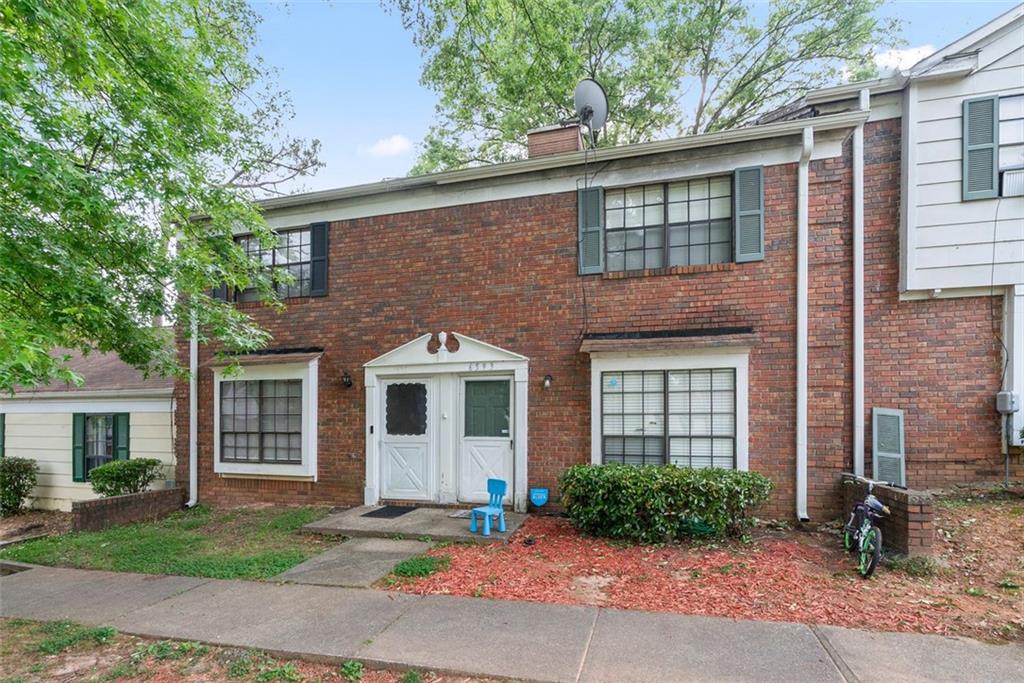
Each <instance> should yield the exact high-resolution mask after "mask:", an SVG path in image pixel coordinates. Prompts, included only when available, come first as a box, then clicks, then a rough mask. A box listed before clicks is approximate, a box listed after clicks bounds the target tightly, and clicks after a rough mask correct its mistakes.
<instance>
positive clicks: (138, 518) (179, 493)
mask: <svg viewBox="0 0 1024 683" xmlns="http://www.w3.org/2000/svg"><path fill="white" fill-rule="evenodd" d="M184 502H185V497H184V491H183V490H182V489H180V488H174V489H162V490H159V491H143V492H142V493H129V494H127V495H124V496H112V497H110V498H93V499H92V500H76V501H74V502H73V503H71V529H72V530H73V531H101V530H103V529H108V528H110V527H112V526H119V525H121V524H131V523H132V522H144V521H153V520H156V519H162V518H164V517H166V516H167V515H169V514H171V513H172V512H176V511H178V510H180V509H181V507H182V505H183V504H184Z"/></svg>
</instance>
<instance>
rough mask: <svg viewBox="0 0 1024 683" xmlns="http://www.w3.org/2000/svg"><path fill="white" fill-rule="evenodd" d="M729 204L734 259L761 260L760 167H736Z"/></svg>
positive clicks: (761, 196)
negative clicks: (731, 201)
mask: <svg viewBox="0 0 1024 683" xmlns="http://www.w3.org/2000/svg"><path fill="white" fill-rule="evenodd" d="M733 204H734V207H733V208H734V211H733V214H734V216H735V218H734V219H733V220H734V223H733V231H734V238H733V249H734V250H735V258H736V262H737V263H744V262H746V261H760V260H762V259H764V171H763V168H762V167H761V166H752V167H749V168H737V169H736V171H735V172H734V178H733Z"/></svg>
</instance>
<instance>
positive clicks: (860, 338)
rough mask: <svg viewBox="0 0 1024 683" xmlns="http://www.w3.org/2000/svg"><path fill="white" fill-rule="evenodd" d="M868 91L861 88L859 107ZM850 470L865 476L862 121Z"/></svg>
mask: <svg viewBox="0 0 1024 683" xmlns="http://www.w3.org/2000/svg"><path fill="white" fill-rule="evenodd" d="M870 109H871V92H870V90H868V89H867V88H864V89H862V90H861V91H860V110H861V111H869V110H870ZM853 473H854V474H856V475H857V476H859V477H863V476H864V122H863V121H862V122H860V123H858V124H857V127H856V128H854V129H853Z"/></svg>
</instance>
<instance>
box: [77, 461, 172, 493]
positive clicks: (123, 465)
mask: <svg viewBox="0 0 1024 683" xmlns="http://www.w3.org/2000/svg"><path fill="white" fill-rule="evenodd" d="M163 467H164V465H163V463H162V462H160V461H159V460H157V459H156V458H139V459H137V460H111V461H110V462H108V463H106V464H104V465H100V466H99V467H94V468H92V469H91V470H90V471H89V483H91V484H92V490H93V491H95V492H96V493H97V494H99V495H101V496H105V497H110V496H123V495H125V494H128V493H142V492H143V491H145V490H146V489H148V488H149V485H150V484H152V483H153V482H154V481H155V480H156V478H157V477H159V476H160V475H161V473H162V472H163Z"/></svg>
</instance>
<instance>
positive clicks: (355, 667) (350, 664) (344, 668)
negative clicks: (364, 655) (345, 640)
mask: <svg viewBox="0 0 1024 683" xmlns="http://www.w3.org/2000/svg"><path fill="white" fill-rule="evenodd" d="M341 677H342V678H344V679H345V680H346V681H353V682H354V681H361V680H363V663H362V662H360V661H358V660H355V659H350V660H348V661H347V662H342V664H341Z"/></svg>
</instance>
